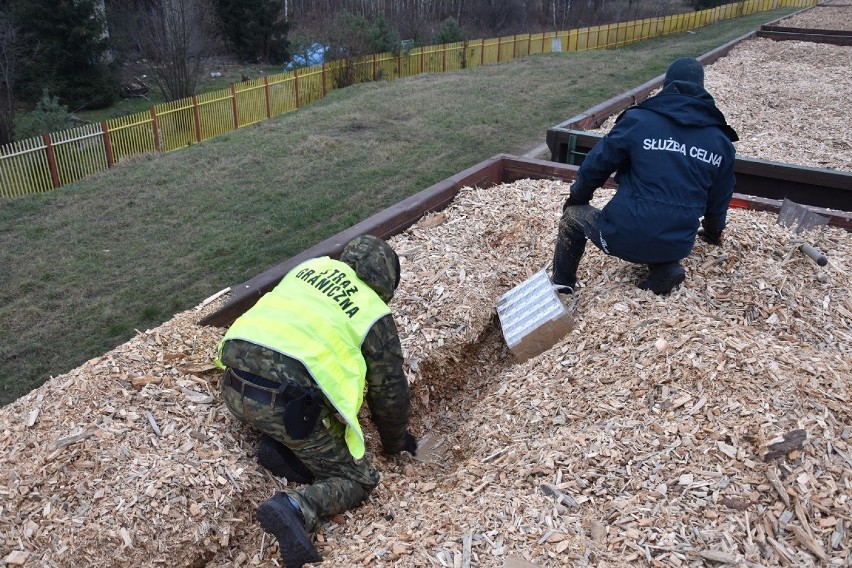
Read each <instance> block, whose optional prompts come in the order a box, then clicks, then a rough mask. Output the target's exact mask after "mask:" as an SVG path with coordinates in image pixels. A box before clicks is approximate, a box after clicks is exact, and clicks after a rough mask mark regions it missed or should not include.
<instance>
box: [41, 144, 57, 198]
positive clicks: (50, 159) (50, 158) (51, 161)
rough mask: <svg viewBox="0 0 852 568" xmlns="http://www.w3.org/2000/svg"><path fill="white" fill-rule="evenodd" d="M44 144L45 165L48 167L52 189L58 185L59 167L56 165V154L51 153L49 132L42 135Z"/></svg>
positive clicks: (51, 145) (51, 146)
mask: <svg viewBox="0 0 852 568" xmlns="http://www.w3.org/2000/svg"><path fill="white" fill-rule="evenodd" d="M42 140H44V146H45V148H46V150H47V165H48V167H50V178H51V180H52V181H53V189H56V188H57V187H59V169H58V168H57V167H56V156H55V155H54V153H53V143H52V142H51V140H50V134H45V135H44V136H42Z"/></svg>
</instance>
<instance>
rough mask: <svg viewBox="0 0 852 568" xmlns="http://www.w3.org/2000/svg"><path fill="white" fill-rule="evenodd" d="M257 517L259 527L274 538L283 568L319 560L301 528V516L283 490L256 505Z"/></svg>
mask: <svg viewBox="0 0 852 568" xmlns="http://www.w3.org/2000/svg"><path fill="white" fill-rule="evenodd" d="M257 520H258V521H259V522H260V526H261V527H263V530H265V531H266V532H268V533H269V534H272V535H275V538H277V539H278V548H280V549H281V558H282V560H284V566H286V567H287V568H302V566H304V565H305V564H309V563H311V562H320V561H322V557H321V556H320V555H319V552H317V549H316V548H314V545H313V544H312V543H311V536H310V535H309V534H308V531H307V530H305V517H304V516H303V515H302V512H301V511H300V510H299V509H298V508H297V507H295V506H294V505H293V503H292V502H291V501H290V497H288V496H287V494H286V493H276V494H275V496H274V497H272V498H270V499H267V500H266V501H264V502H263V503H261V504H260V506H259V507H258V508H257Z"/></svg>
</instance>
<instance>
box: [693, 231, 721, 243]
mask: <svg viewBox="0 0 852 568" xmlns="http://www.w3.org/2000/svg"><path fill="white" fill-rule="evenodd" d="M698 236H699V237H700V238H701V240H702V241H704V242H707V243H710V244H711V245H716V246H722V241H724V240H725V235H723V234H722V231H707V230H705V229H698Z"/></svg>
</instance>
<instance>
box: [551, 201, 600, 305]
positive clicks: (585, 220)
mask: <svg viewBox="0 0 852 568" xmlns="http://www.w3.org/2000/svg"><path fill="white" fill-rule="evenodd" d="M600 214H601V210H600V209H598V208H596V207H592V206H591V205H572V206H569V207H566V208H565V211H564V212H563V213H562V219H561V220H560V221H559V234H558V235H557V237H556V250H555V251H554V253H553V283H554V284H557V285H560V286H570V287H571V288H572V289H574V288H575V287H576V286H577V267H579V266H580V259H581V258H583V252H585V250H586V241H592V243H593V244H594V245H595V246H596V247H598V248H599V249H601V250H602V251H604V252H607V250H606V247H604V246H603V245H602V244H601V233H600V230H598V217H600Z"/></svg>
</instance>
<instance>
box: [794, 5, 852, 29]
mask: <svg viewBox="0 0 852 568" xmlns="http://www.w3.org/2000/svg"><path fill="white" fill-rule="evenodd" d="M850 9H852V5H850V4H849V0H829V1H828V2H823V3H821V4H818V5H816V6H814V7H813V8H812V9H810V10H805V11H803V12H799V13H797V14H795V15H793V16H790V17H789V18H784V19H783V20H781V21H780V22H778V24H777V25H779V26H784V27H788V28H808V29H814V30H842V31H852V18H849V16H848V13H849V11H850Z"/></svg>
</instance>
